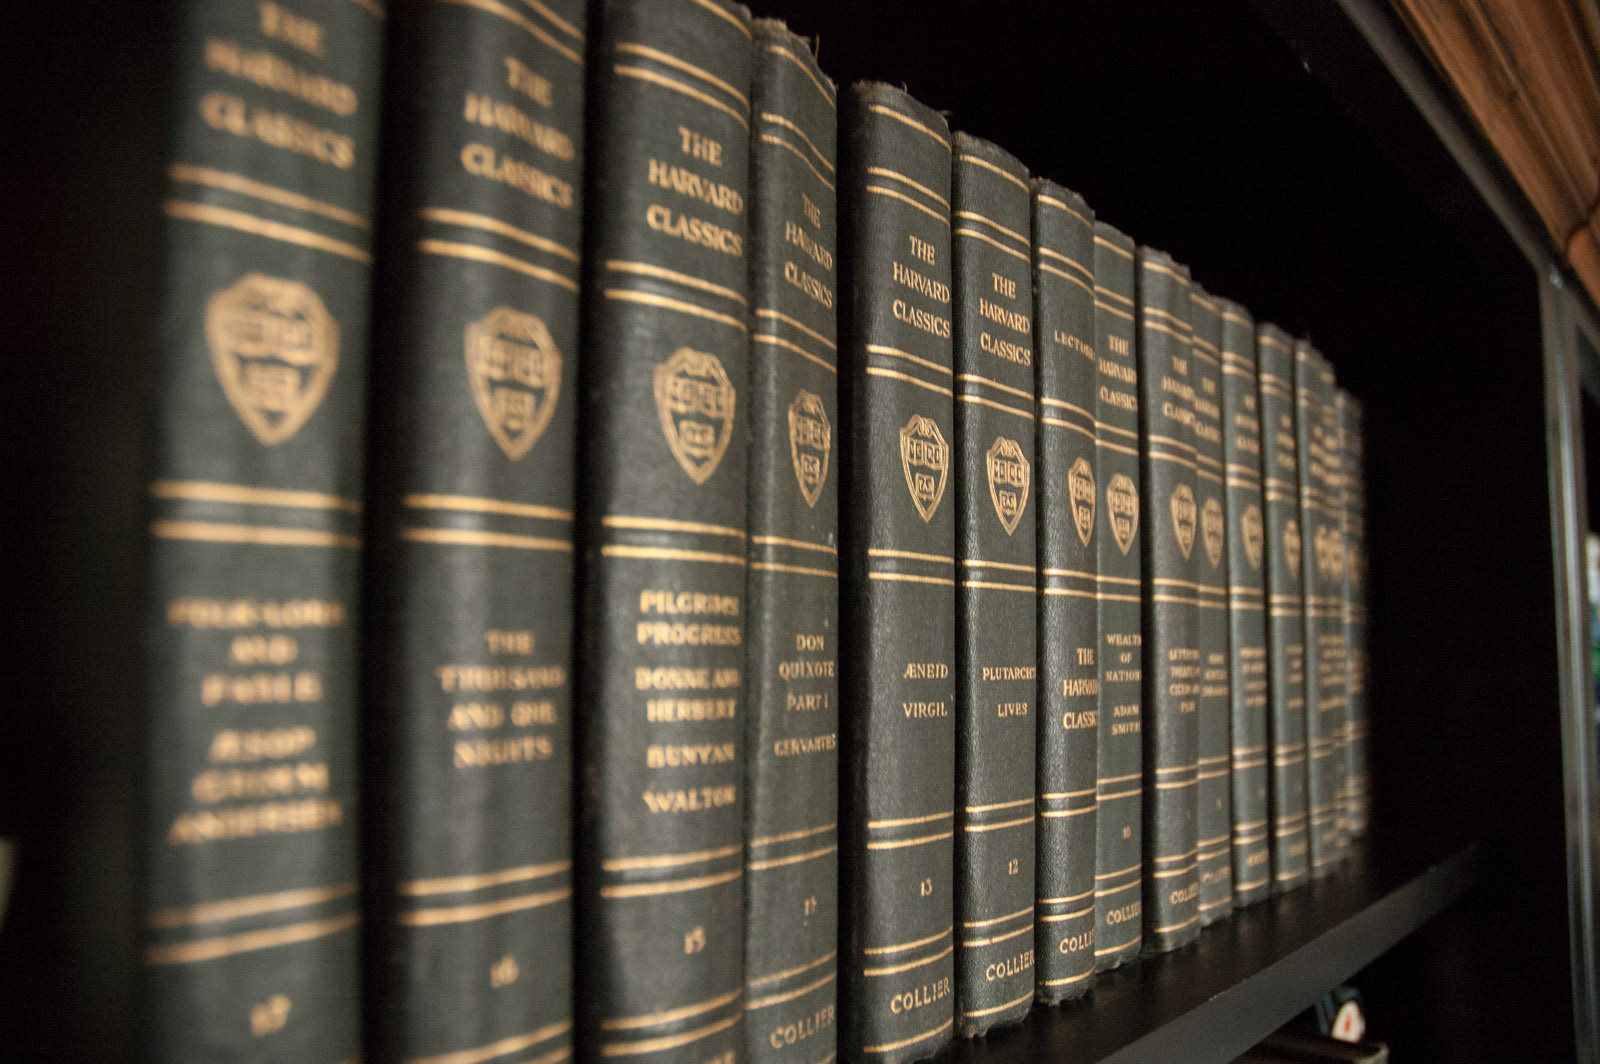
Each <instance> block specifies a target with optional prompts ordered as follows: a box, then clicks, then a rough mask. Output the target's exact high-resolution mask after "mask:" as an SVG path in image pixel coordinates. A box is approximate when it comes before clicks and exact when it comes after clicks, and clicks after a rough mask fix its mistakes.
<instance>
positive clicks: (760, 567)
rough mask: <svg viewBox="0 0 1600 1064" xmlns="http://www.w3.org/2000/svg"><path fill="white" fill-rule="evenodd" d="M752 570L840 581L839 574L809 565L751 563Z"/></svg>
mask: <svg viewBox="0 0 1600 1064" xmlns="http://www.w3.org/2000/svg"><path fill="white" fill-rule="evenodd" d="M750 568H752V569H754V570H756V571H757V572H763V573H794V574H795V575H797V576H824V577H827V578H828V579H829V580H837V579H839V574H838V573H836V572H834V571H833V570H832V569H817V568H814V567H812V566H809V565H784V564H782V563H780V562H751V563H750Z"/></svg>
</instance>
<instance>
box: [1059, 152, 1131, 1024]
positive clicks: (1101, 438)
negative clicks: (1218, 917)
mask: <svg viewBox="0 0 1600 1064" xmlns="http://www.w3.org/2000/svg"><path fill="white" fill-rule="evenodd" d="M1094 252H1095V245H1094V212H1093V211H1091V210H1090V209H1089V206H1088V205H1087V204H1086V203H1084V202H1083V198H1082V197H1081V196H1079V195H1078V194H1077V193H1075V192H1072V191H1069V190H1068V189H1065V188H1062V187H1061V186H1060V185H1057V184H1054V183H1052V182H1049V181H1044V180H1036V181H1035V182H1034V186H1033V290H1034V328H1033V335H1034V352H1035V355H1034V387H1035V388H1036V389H1037V392H1038V397H1037V400H1036V406H1037V410H1038V427H1037V428H1036V429H1035V430H1034V431H1035V433H1036V434H1037V437H1038V441H1037V443H1036V444H1035V448H1034V450H1035V453H1036V454H1037V456H1038V457H1037V460H1036V463H1037V469H1038V476H1037V478H1036V479H1037V481H1038V487H1037V489H1036V491H1037V494H1038V497H1039V502H1038V507H1037V511H1036V514H1035V516H1036V518H1037V521H1038V532H1037V535H1038V541H1039V545H1038V550H1039V563H1038V564H1039V580H1040V583H1039V588H1040V591H1041V592H1042V594H1040V596H1039V622H1038V623H1039V707H1038V713H1037V717H1038V720H1037V724H1036V727H1037V731H1036V734H1037V736H1038V739H1037V743H1038V760H1039V765H1038V772H1037V783H1036V786H1037V788H1038V792H1039V794H1038V803H1037V808H1038V817H1039V819H1038V822H1037V823H1036V825H1035V827H1034V831H1035V833H1036V834H1037V842H1036V846H1037V849H1038V859H1037V867H1036V868H1035V870H1034V879H1035V882H1036V892H1035V902H1034V904H1035V915H1034V920H1035V924H1036V928H1035V932H1034V942H1035V946H1034V957H1035V961H1034V966H1035V969H1036V978H1035V981H1034V982H1035V986H1036V988H1037V989H1036V993H1037V996H1038V998H1039V999H1040V1000H1041V1001H1046V1002H1049V1003H1051V1004H1055V1003H1056V1002H1059V1001H1063V1000H1065V999H1067V998H1069V997H1076V996H1078V995H1080V994H1083V993H1086V992H1087V991H1088V989H1089V980H1090V978H1091V977H1092V976H1093V975H1094V914H1095V901H1094V869H1095V810H1096V803H1095V773H1096V771H1097V766H1096V755H1097V752H1098V749H1099V737H1100V725H1099V720H1100V704H1099V703H1100V665H1099V660H1098V655H1099V654H1100V652H1101V651H1100V648H1099V642H1100V640H1099V632H1100V625H1099V617H1098V614H1097V595H1098V591H1099V580H1098V576H1097V574H1098V572H1099V568H1100V565H1099V547H1100V542H1101V539H1102V538H1103V536H1104V535H1105V532H1104V530H1103V528H1102V522H1101V519H1100V511H1101V509H1102V508H1103V506H1104V504H1103V503H1102V502H1101V499H1100V487H1101V485H1102V484H1103V483H1104V479H1105V478H1104V475H1103V469H1104V467H1105V462H1104V460H1103V457H1102V447H1104V446H1105V445H1106V442H1107V441H1109V443H1110V446H1112V447H1122V448H1124V450H1125V451H1126V452H1131V454H1130V455H1129V456H1130V457H1133V458H1134V459H1135V461H1137V455H1138V446H1139V436H1138V429H1137V427H1135V428H1133V429H1129V430H1127V432H1128V435H1119V434H1118V433H1116V432H1115V431H1113V430H1111V429H1107V428H1103V427H1102V426H1101V424H1100V399H1099V380H1098V377H1099V365H1098V362H1097V360H1096V357H1095V355H1096V349H1095V342H1096V336H1095V308H1094V299H1095V294H1094Z"/></svg>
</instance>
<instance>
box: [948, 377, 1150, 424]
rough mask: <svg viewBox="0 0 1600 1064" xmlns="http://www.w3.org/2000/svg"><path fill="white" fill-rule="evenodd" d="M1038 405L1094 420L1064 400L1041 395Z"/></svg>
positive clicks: (1082, 410)
mask: <svg viewBox="0 0 1600 1064" xmlns="http://www.w3.org/2000/svg"><path fill="white" fill-rule="evenodd" d="M962 376H966V374H962ZM1018 394H1023V393H1018ZM1039 404H1040V405H1041V406H1054V407H1059V408H1061V409H1062V410H1071V411H1072V412H1073V413H1075V414H1082V415H1083V416H1084V417H1086V418H1088V419H1089V420H1090V421H1094V419H1095V418H1094V414H1093V413H1091V412H1090V411H1088V410H1085V409H1084V408H1083V407H1081V406H1079V405H1077V404H1076V403H1069V402H1067V401H1066V400H1065V399H1052V398H1050V397H1048V396H1043V395H1041V396H1040V397H1039ZM1121 431H1124V432H1126V431H1128V430H1126V429H1123V430H1121ZM1129 434H1130V435H1132V436H1134V437H1135V438H1137V437H1138V435H1139V434H1138V433H1137V432H1131V433H1129Z"/></svg>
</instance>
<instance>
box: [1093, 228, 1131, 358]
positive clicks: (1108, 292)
mask: <svg viewBox="0 0 1600 1064" xmlns="http://www.w3.org/2000/svg"><path fill="white" fill-rule="evenodd" d="M1096 243H1098V240H1097V241H1096ZM1094 294H1095V295H1097V296H1108V297H1110V298H1111V299H1115V300H1116V301H1117V302H1118V303H1124V304H1126V305H1128V306H1130V307H1131V306H1133V297H1132V296H1125V295H1123V294H1122V293H1121V292H1116V291H1113V290H1112V289H1110V288H1106V287H1105V286H1103V285H1099V284H1097V285H1095V286H1094ZM1128 361H1130V362H1131V361H1133V356H1132V355H1129V356H1128Z"/></svg>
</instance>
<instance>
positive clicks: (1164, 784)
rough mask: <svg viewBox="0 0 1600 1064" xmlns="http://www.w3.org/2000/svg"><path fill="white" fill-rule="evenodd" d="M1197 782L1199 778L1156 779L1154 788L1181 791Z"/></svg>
mask: <svg viewBox="0 0 1600 1064" xmlns="http://www.w3.org/2000/svg"><path fill="white" fill-rule="evenodd" d="M1198 782H1200V781H1199V780H1170V781H1168V780H1157V781H1156V790H1158V791H1181V790H1183V789H1184V788H1185V787H1193V786H1194V785H1195V784H1196V783H1198ZM1156 860H1158V861H1159V860H1164V858H1160V857H1158V858H1156Z"/></svg>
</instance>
